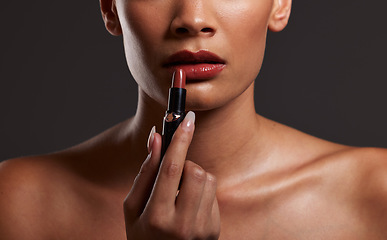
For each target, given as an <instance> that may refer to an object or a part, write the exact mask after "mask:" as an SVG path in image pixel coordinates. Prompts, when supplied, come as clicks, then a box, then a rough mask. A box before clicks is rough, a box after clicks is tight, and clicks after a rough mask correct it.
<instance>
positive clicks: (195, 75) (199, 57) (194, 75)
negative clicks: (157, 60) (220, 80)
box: [163, 50, 226, 80]
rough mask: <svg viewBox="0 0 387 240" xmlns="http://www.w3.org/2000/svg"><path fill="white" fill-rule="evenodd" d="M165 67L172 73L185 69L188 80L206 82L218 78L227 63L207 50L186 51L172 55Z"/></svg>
mask: <svg viewBox="0 0 387 240" xmlns="http://www.w3.org/2000/svg"><path fill="white" fill-rule="evenodd" d="M163 67H165V68H168V69H169V70H170V71H175V70H177V69H183V70H184V71H185V73H186V76H187V80H205V79H211V78H214V77H216V76H217V75H218V74H219V73H220V72H221V71H222V70H223V69H224V68H225V67H226V61H224V60H223V59H221V58H220V57H219V56H217V55H216V54H214V53H212V52H209V51H206V50H200V51H198V52H190V51H187V50H184V51H180V52H177V53H175V54H173V55H171V56H170V57H169V58H168V59H167V61H166V62H165V63H164V64H163Z"/></svg>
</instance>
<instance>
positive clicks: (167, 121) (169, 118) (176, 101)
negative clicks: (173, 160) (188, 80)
mask: <svg viewBox="0 0 387 240" xmlns="http://www.w3.org/2000/svg"><path fill="white" fill-rule="evenodd" d="M184 85H185V73H184V71H183V70H178V71H176V72H175V73H174V76H173V82H172V88H170V89H169V99H168V108H167V111H166V112H165V117H164V121H163V131H162V140H163V142H162V146H161V159H163V157H164V154H165V152H166V151H167V148H168V146H169V144H170V143H171V140H172V137H173V134H174V133H175V131H176V129H177V128H178V127H179V124H180V123H181V122H182V121H183V120H184V117H185V99H186V94H187V90H186V89H185V88H184Z"/></svg>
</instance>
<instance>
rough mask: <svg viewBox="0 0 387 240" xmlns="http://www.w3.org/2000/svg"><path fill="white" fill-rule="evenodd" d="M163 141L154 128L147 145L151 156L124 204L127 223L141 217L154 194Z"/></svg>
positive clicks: (142, 167)
mask: <svg viewBox="0 0 387 240" xmlns="http://www.w3.org/2000/svg"><path fill="white" fill-rule="evenodd" d="M161 141H162V140H161V136H160V134H158V133H156V132H155V128H152V130H151V133H150V135H149V140H148V144H147V145H148V152H149V154H148V156H147V158H146V159H145V161H144V163H143V164H142V166H141V169H140V172H139V173H138V175H137V176H136V178H135V180H134V183H133V186H132V189H131V190H130V192H129V194H128V195H127V197H126V199H125V202H124V208H125V218H126V220H127V221H135V219H136V218H137V217H139V216H140V215H141V213H142V212H143V210H144V208H145V205H146V203H147V201H148V199H149V196H150V194H151V192H152V188H153V184H154V181H155V179H156V176H157V172H158V167H159V162H160V155H161Z"/></svg>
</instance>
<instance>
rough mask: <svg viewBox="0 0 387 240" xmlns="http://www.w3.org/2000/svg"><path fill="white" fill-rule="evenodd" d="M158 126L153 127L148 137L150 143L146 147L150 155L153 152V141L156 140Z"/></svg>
mask: <svg viewBox="0 0 387 240" xmlns="http://www.w3.org/2000/svg"><path fill="white" fill-rule="evenodd" d="M155 133H156V126H153V127H152V129H151V131H150V133H149V137H148V142H147V143H146V147H147V149H148V153H150V152H151V148H152V145H153V140H154V139H155Z"/></svg>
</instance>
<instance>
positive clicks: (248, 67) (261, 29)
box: [222, 0, 272, 78]
mask: <svg viewBox="0 0 387 240" xmlns="http://www.w3.org/2000/svg"><path fill="white" fill-rule="evenodd" d="M271 2H272V1H266V0H244V1H235V3H234V5H235V6H229V8H232V9H233V11H230V10H227V11H228V14H227V15H226V14H224V17H223V18H222V19H223V20H224V24H225V25H226V24H227V26H228V27H227V28H224V29H225V31H227V32H226V33H225V34H226V35H227V36H229V37H228V38H227V39H228V41H229V42H228V44H229V45H230V46H232V47H233V49H234V50H233V52H232V58H233V59H235V60H236V61H234V62H233V63H234V64H237V65H238V67H236V68H235V69H240V70H242V71H243V72H245V73H248V72H251V73H250V78H251V77H253V78H255V76H256V75H257V74H258V72H259V69H260V67H261V64H262V60H263V55H264V52H265V46H266V34H267V28H268V19H269V16H270V12H271V7H272V3H271ZM224 11H226V10H224ZM230 13H231V14H230ZM239 74H243V73H242V72H239ZM251 74H253V75H254V76H252V75H251ZM246 77H247V76H246Z"/></svg>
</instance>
